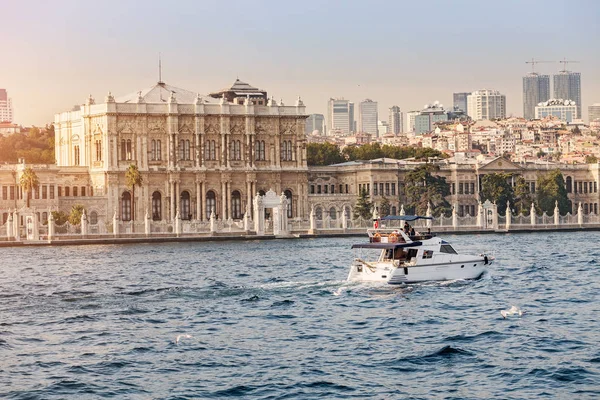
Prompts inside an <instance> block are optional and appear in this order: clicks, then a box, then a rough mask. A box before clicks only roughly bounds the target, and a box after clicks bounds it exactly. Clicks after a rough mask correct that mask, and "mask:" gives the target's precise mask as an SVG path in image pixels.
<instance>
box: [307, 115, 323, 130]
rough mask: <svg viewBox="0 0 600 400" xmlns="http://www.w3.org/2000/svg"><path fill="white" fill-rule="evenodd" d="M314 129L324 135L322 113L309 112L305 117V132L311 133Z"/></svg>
mask: <svg viewBox="0 0 600 400" xmlns="http://www.w3.org/2000/svg"><path fill="white" fill-rule="evenodd" d="M314 131H318V132H319V135H325V133H326V132H325V116H323V114H310V115H309V116H308V118H306V130H305V132H306V133H307V134H311V133H313V132H314Z"/></svg>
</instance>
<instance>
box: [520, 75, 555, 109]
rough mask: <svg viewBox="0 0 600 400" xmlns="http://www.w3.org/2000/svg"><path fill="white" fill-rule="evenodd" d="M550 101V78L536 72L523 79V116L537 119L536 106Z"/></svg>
mask: <svg viewBox="0 0 600 400" xmlns="http://www.w3.org/2000/svg"><path fill="white" fill-rule="evenodd" d="M548 99H550V76H549V75H539V74H537V73H535V72H532V73H530V74H527V75H525V76H524V77H523V116H524V117H525V119H533V118H535V106H537V105H538V103H542V102H544V101H548Z"/></svg>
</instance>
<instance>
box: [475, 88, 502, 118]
mask: <svg viewBox="0 0 600 400" xmlns="http://www.w3.org/2000/svg"><path fill="white" fill-rule="evenodd" d="M467 114H468V115H469V117H471V118H472V119H473V120H474V121H477V120H481V119H495V118H506V96H505V95H503V94H500V92H499V91H497V90H489V89H483V90H476V91H474V92H473V93H471V94H470V95H469V96H467Z"/></svg>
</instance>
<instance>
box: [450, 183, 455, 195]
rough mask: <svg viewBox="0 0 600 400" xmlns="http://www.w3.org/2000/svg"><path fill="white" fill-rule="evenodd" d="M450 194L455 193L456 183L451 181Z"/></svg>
mask: <svg viewBox="0 0 600 400" xmlns="http://www.w3.org/2000/svg"><path fill="white" fill-rule="evenodd" d="M451 187H452V194H456V183H452V186H451Z"/></svg>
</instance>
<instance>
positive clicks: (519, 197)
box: [514, 176, 534, 215]
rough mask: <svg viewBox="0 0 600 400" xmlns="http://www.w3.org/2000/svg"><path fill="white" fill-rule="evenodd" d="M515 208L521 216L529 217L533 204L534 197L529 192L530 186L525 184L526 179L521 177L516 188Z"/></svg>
mask: <svg viewBox="0 0 600 400" xmlns="http://www.w3.org/2000/svg"><path fill="white" fill-rule="evenodd" d="M514 192H515V203H514V205H515V208H516V209H517V210H518V213H519V214H525V215H527V214H528V213H529V209H530V208H531V203H533V200H534V198H533V195H532V194H531V192H530V190H529V185H528V184H527V182H525V178H523V177H522V176H519V177H518V178H517V185H516V186H515V190H514Z"/></svg>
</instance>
